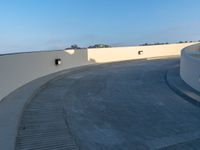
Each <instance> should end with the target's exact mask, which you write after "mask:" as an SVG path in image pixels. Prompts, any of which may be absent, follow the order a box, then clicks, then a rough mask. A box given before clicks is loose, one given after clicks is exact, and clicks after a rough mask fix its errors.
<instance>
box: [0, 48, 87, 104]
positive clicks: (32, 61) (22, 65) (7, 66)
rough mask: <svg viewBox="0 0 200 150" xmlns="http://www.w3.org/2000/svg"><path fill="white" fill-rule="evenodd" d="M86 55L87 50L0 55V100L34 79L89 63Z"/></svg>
mask: <svg viewBox="0 0 200 150" xmlns="http://www.w3.org/2000/svg"><path fill="white" fill-rule="evenodd" d="M87 55H88V54H87V50H81V51H80V50H79V51H78V50H69V51H52V52H33V53H22V54H13V55H3V56H0V70H1V71H0V85H1V86H0V100H1V99H2V98H3V97H5V96H6V95H8V94H9V93H10V92H12V91H14V90H15V89H17V88H19V87H21V86H22V85H24V84H26V83H28V82H30V81H32V80H34V79H37V78H39V77H42V76H45V75H48V74H51V73H55V72H58V71H61V70H65V69H68V68H73V67H77V66H82V65H87V64H90V62H88V58H87ZM57 58H60V59H61V61H62V64H61V65H58V66H56V65H55V59H57Z"/></svg>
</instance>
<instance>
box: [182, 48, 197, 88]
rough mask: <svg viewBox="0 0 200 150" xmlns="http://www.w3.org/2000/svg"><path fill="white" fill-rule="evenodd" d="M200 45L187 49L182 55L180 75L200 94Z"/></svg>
mask: <svg viewBox="0 0 200 150" xmlns="http://www.w3.org/2000/svg"><path fill="white" fill-rule="evenodd" d="M199 54H200V44H196V45H192V46H189V47H186V48H184V49H183V50H182V54H181V69H180V74H181V77H182V79H183V80H184V81H185V82H186V83H187V84H188V85H190V86H191V87H192V88H194V89H195V90H197V91H199V92H200V67H199V66H200V58H199V57H198V56H199Z"/></svg>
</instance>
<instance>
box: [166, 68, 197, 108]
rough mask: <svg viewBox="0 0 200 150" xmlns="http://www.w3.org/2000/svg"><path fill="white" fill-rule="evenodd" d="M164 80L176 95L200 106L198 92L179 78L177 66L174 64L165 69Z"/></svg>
mask: <svg viewBox="0 0 200 150" xmlns="http://www.w3.org/2000/svg"><path fill="white" fill-rule="evenodd" d="M165 81H166V83H167V85H168V86H169V88H170V89H172V90H173V91H174V92H175V93H176V94H177V95H179V96H181V97H182V98H184V99H185V100H187V101H188V102H190V103H192V104H194V105H195V106H198V107H200V92H198V91H196V90H195V89H193V88H192V87H190V86H189V85H188V84H186V83H185V82H184V81H183V80H182V79H181V77H180V67H179V66H175V67H174V68H172V69H170V70H168V71H167V73H166V75H165Z"/></svg>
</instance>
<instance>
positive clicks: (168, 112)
mask: <svg viewBox="0 0 200 150" xmlns="http://www.w3.org/2000/svg"><path fill="white" fill-rule="evenodd" d="M178 64H179V60H178V59H163V60H151V61H145V60H141V61H129V62H121V63H114V64H105V65H99V66H98V67H89V68H86V69H83V70H81V71H77V72H73V73H68V74H66V75H63V77H62V78H60V79H58V80H56V81H52V82H50V83H49V84H48V85H47V86H46V88H45V89H43V90H42V91H40V92H39V93H38V95H37V96H36V97H34V98H33V99H32V102H31V103H30V105H29V106H28V107H27V109H26V110H25V112H24V115H23V117H22V122H21V126H20V130H19V134H18V138H17V149H33V148H34V149H56V148H57V149H81V150H113V149H115V150H130V149H134V150H149V149H150V150H151V149H152V150H153V149H180V150H184V149H185V150H188V149H198V148H199V146H200V144H199V140H200V129H199V126H200V109H199V107H196V106H194V105H193V104H191V103H189V102H187V101H185V100H184V99H183V98H182V97H180V96H178V95H177V94H176V93H175V92H174V91H172V90H171V89H170V88H169V87H168V85H167V83H166V80H165V77H166V72H167V71H168V70H169V68H171V67H174V66H177V65H178ZM54 140H55V141H54ZM70 143H71V145H70ZM70 146H71V147H70Z"/></svg>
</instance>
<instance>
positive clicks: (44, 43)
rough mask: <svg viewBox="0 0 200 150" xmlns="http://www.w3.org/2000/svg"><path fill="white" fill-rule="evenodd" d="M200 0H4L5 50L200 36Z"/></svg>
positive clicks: (0, 16)
mask: <svg viewBox="0 0 200 150" xmlns="http://www.w3.org/2000/svg"><path fill="white" fill-rule="evenodd" d="M199 6H200V1H199V0H0V53H14V52H24V51H38V50H57V49H63V48H66V47H69V46H70V45H72V44H78V45H79V46H81V47H87V46H90V45H94V44H101V43H102V44H109V45H112V46H132V45H139V44H143V43H155V42H169V43H176V42H178V41H185V40H189V41H191V40H193V41H198V40H200V10H199Z"/></svg>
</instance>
